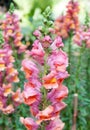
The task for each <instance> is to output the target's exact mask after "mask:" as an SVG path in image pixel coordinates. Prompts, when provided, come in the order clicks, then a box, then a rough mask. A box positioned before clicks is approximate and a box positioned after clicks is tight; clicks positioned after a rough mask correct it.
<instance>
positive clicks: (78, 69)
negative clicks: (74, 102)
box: [75, 46, 85, 93]
mask: <svg viewBox="0 0 90 130" xmlns="http://www.w3.org/2000/svg"><path fill="white" fill-rule="evenodd" d="M84 50H85V46H82V47H81V48H80V54H79V57H78V64H77V70H76V76H75V79H76V81H75V82H76V83H75V84H76V85H75V93H78V85H79V76H80V71H81V60H82V55H83V52H84Z"/></svg>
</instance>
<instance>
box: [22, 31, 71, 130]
mask: <svg viewBox="0 0 90 130" xmlns="http://www.w3.org/2000/svg"><path fill="white" fill-rule="evenodd" d="M34 35H35V36H36V38H37V40H35V41H34V43H33V47H32V49H31V51H27V54H28V55H29V56H27V57H26V58H25V59H24V60H23V62H22V70H23V71H24V73H25V76H26V79H27V82H25V84H24V91H23V93H22V95H23V98H24V103H25V104H27V105H28V106H30V112H31V114H32V118H29V117H27V118H23V117H21V118H20V120H21V122H22V123H23V124H24V125H25V127H26V128H27V130H37V129H40V130H43V129H46V130H56V129H57V130H62V129H63V127H64V123H63V122H62V121H61V120H60V117H59V114H60V112H61V110H62V109H63V108H65V107H66V104H65V103H64V102H63V99H64V98H65V97H67V94H68V89H67V87H66V86H64V85H63V81H64V79H65V78H67V77H68V76H69V74H68V72H67V71H66V67H67V66H68V58H67V55H66V53H65V52H64V51H63V50H62V49H61V47H63V46H64V44H63V43H62V39H61V37H59V36H58V37H55V38H54V40H53V39H52V38H51V37H50V35H42V33H41V31H40V30H36V31H35V32H34Z"/></svg>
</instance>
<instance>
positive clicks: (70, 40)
mask: <svg viewBox="0 0 90 130" xmlns="http://www.w3.org/2000/svg"><path fill="white" fill-rule="evenodd" d="M71 43H72V33H70V37H69V41H68V58H69V67H68V72H69V74H70V73H71V57H72V45H71Z"/></svg>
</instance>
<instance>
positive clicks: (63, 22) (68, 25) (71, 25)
mask: <svg viewBox="0 0 90 130" xmlns="http://www.w3.org/2000/svg"><path fill="white" fill-rule="evenodd" d="M78 13H79V4H78V2H74V1H73V0H70V1H69V3H68V5H67V11H66V14H65V15H63V16H61V17H59V18H57V19H56V21H55V23H54V26H55V33H57V35H59V36H61V37H62V38H67V37H68V36H69V33H70V31H72V30H73V31H77V30H78V29H79V19H78Z"/></svg>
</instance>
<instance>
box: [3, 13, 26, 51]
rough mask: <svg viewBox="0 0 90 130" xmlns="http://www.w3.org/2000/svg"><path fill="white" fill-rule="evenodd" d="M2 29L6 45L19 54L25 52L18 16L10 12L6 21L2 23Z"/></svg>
mask: <svg viewBox="0 0 90 130" xmlns="http://www.w3.org/2000/svg"><path fill="white" fill-rule="evenodd" d="M1 29H2V30H3V37H4V40H5V43H7V44H9V45H11V46H12V49H14V48H15V49H16V50H18V53H21V52H24V51H25V49H26V46H25V45H24V44H22V42H21V39H22V34H21V32H20V26H19V18H18V16H17V15H16V14H14V13H10V12H8V13H7V14H6V19H5V20H3V21H2V25H1ZM12 43H13V44H12Z"/></svg>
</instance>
